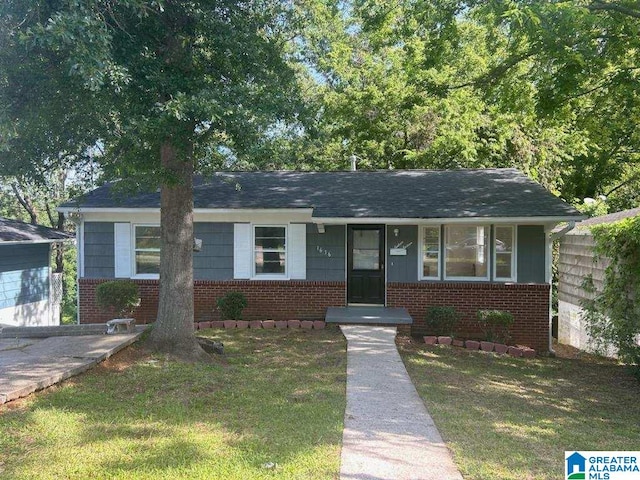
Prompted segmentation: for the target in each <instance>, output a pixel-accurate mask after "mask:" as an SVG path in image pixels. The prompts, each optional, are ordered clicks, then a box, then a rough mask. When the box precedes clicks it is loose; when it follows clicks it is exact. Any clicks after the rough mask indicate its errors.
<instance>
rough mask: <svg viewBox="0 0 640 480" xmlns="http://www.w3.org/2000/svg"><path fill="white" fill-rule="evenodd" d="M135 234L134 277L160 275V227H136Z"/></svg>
mask: <svg viewBox="0 0 640 480" xmlns="http://www.w3.org/2000/svg"><path fill="white" fill-rule="evenodd" d="M134 231H135V233H134V236H135V240H134V245H135V275H153V276H155V275H158V274H160V227H158V226H154V225H136V226H135V229H134Z"/></svg>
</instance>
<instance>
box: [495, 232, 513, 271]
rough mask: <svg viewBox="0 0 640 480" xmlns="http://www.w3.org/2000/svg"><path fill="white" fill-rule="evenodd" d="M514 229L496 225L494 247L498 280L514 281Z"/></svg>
mask: <svg viewBox="0 0 640 480" xmlns="http://www.w3.org/2000/svg"><path fill="white" fill-rule="evenodd" d="M514 230H515V229H514V227H513V226H511V225H509V226H501V225H496V227H495V237H496V238H495V245H494V248H495V250H494V252H495V256H494V260H493V261H494V267H493V268H494V270H493V271H494V272H495V274H494V276H495V279H496V280H513V279H514V277H515V275H514V273H515V267H514V261H515V255H514V254H513V245H514V243H515V242H514V237H515V235H514Z"/></svg>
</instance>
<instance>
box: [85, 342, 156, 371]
mask: <svg viewBox="0 0 640 480" xmlns="http://www.w3.org/2000/svg"><path fill="white" fill-rule="evenodd" d="M150 357H151V353H150V352H149V351H147V350H146V349H144V348H142V347H140V346H139V345H130V346H128V347H126V348H123V349H122V350H120V351H119V352H118V353H116V354H115V355H112V356H110V357H109V358H107V359H106V360H105V361H103V362H100V363H99V364H98V365H97V366H96V368H95V370H97V371H100V370H102V371H107V372H122V371H123V370H126V369H127V368H129V367H131V366H132V365H135V364H136V363H138V362H141V361H145V360H148V359H149V358H150Z"/></svg>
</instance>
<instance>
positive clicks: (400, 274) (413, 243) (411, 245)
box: [387, 225, 419, 283]
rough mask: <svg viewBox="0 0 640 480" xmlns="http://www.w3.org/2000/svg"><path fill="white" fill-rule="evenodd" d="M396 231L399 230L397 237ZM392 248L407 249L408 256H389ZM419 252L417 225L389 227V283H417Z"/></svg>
mask: <svg viewBox="0 0 640 480" xmlns="http://www.w3.org/2000/svg"><path fill="white" fill-rule="evenodd" d="M395 229H398V236H397V237H396V235H395V232H394V230H395ZM392 248H406V249H407V255H398V256H396V255H389V252H390V250H391V249H392ZM418 251H419V246H418V227H417V226H416V225H389V226H387V281H389V282H406V283H409V282H411V283H414V282H417V281H418Z"/></svg>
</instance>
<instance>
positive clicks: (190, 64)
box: [0, 0, 296, 358]
mask: <svg viewBox="0 0 640 480" xmlns="http://www.w3.org/2000/svg"><path fill="white" fill-rule="evenodd" d="M289 8H290V5H289V4H288V2H281V1H278V0H264V1H258V2H242V1H235V0H221V1H217V2H207V1H194V2H181V1H168V0H160V1H143V0H123V1H119V2H111V1H106V0H105V1H103V0H69V1H62V2H44V3H41V2H30V1H17V2H5V3H3V4H2V5H1V6H0V22H1V24H0V30H1V31H2V33H1V34H0V35H2V44H1V48H0V50H1V53H0V72H2V73H0V75H1V76H2V78H1V80H2V81H1V84H0V85H1V86H2V88H0V104H1V105H2V110H1V111H0V139H1V140H0V141H1V145H0V150H1V151H2V162H3V163H6V164H9V163H10V162H14V163H20V164H22V165H24V167H25V170H26V172H27V173H28V174H29V175H31V176H32V177H37V176H38V175H40V174H42V175H45V174H46V172H48V171H50V169H51V168H53V167H59V166H64V165H65V162H71V163H72V164H73V165H77V164H79V163H81V162H82V160H83V159H84V158H86V157H88V156H90V155H91V154H92V153H95V151H96V150H97V151H98V152H99V155H97V156H95V160H97V161H98V162H99V163H100V166H101V168H102V170H103V172H104V174H105V176H106V178H115V179H126V182H125V181H123V182H120V185H123V188H124V187H125V186H126V185H125V184H128V185H129V186H131V185H133V186H135V187H139V186H141V185H146V186H149V187H151V188H157V186H160V190H161V205H162V208H161V237H162V254H161V266H160V303H159V314H158V321H157V322H156V328H155V329H154V331H153V332H152V335H151V340H152V343H154V344H155V346H156V348H158V349H160V350H165V351H169V352H172V353H176V354H179V355H182V356H184V357H192V358H193V357H194V356H195V357H198V356H200V355H201V351H200V350H199V347H197V343H196V342H195V338H194V336H193V268H192V252H191V247H192V241H193V213H192V212H193V200H192V176H193V173H194V171H206V170H208V169H210V168H219V167H221V166H228V165H229V163H230V162H233V161H234V160H236V159H238V158H240V157H241V156H242V153H243V151H246V150H247V149H248V147H249V146H251V145H252V143H253V142H254V139H256V138H259V137H260V135H263V134H264V133H265V132H267V131H268V130H269V128H270V126H271V125H273V124H274V123H275V122H277V121H278V120H279V119H281V118H285V117H287V116H291V115H292V114H293V113H294V111H295V107H296V104H295V102H294V100H295V98H296V93H295V91H294V90H293V88H292V87H293V85H294V84H293V82H292V79H293V74H292V69H291V68H290V67H289V66H288V64H287V63H286V62H285V59H284V53H285V47H286V45H287V41H288V40H289V39H290V38H291V34H290V30H289V28H290V24H291V23H290V21H289V20H290V18H289V15H290V12H289V10H288V9H289Z"/></svg>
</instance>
